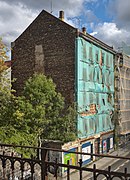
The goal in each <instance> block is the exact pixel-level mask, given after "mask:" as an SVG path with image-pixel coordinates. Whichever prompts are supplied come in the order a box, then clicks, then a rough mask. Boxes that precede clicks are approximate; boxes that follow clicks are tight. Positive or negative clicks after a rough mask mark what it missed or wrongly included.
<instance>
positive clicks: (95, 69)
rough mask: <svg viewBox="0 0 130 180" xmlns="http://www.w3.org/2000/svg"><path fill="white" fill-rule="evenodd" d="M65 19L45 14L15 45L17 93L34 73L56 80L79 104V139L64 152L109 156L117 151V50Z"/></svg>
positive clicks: (69, 99)
mask: <svg viewBox="0 0 130 180" xmlns="http://www.w3.org/2000/svg"><path fill="white" fill-rule="evenodd" d="M63 16H64V12H63V11H60V16H59V18H56V17H54V16H53V15H52V14H50V13H48V12H46V11H44V10H43V11H42V12H41V13H40V14H39V15H38V17H37V18H36V19H35V20H34V21H33V22H32V23H31V24H30V26H29V27H28V28H27V29H26V30H25V31H24V32H23V33H22V34H21V35H20V36H19V37H18V38H17V39H16V40H15V41H14V42H13V43H12V64H13V66H12V78H16V79H17V81H16V82H15V83H14V84H13V89H15V90H16V92H17V94H20V93H21V91H22V89H23V86H24V83H25V81H26V80H27V79H28V78H29V77H30V76H32V74H33V73H34V72H42V73H44V74H45V75H47V76H50V77H52V79H53V80H54V82H55V83H56V85H57V90H58V91H59V92H60V93H61V94H62V95H63V96H64V97H65V101H66V104H67V105H68V104H71V103H72V102H74V101H76V102H77V104H78V112H79V115H78V117H77V132H78V137H77V138H78V140H77V142H76V143H74V144H73V143H71V145H70V143H69V144H67V145H65V146H64V147H63V148H67V149H74V150H76V151H77V150H78V151H83V152H95V153H100V152H101V153H107V152H108V151H109V150H111V149H113V136H114V135H113V129H114V126H113V123H112V115H113V111H114V61H115V55H116V52H115V51H114V50H113V48H112V47H110V46H108V45H106V44H105V43H103V42H102V41H100V40H98V39H96V38H94V37H92V36H90V35H89V34H88V33H87V32H86V30H85V28H83V29H82V32H80V31H79V30H78V29H77V28H74V27H72V26H70V25H68V24H67V23H65V22H64V21H63ZM87 158H88V157H87ZM89 160H90V158H88V159H84V161H85V162H86V163H87V162H88V161H89Z"/></svg>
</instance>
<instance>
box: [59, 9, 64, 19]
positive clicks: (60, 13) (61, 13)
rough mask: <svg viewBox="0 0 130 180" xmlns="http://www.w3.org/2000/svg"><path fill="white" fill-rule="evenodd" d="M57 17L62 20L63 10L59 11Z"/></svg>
mask: <svg viewBox="0 0 130 180" xmlns="http://www.w3.org/2000/svg"><path fill="white" fill-rule="evenodd" d="M59 19H61V20H62V21H64V11H59Z"/></svg>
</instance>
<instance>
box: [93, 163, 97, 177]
mask: <svg viewBox="0 0 130 180" xmlns="http://www.w3.org/2000/svg"><path fill="white" fill-rule="evenodd" d="M93 178H94V180H96V179H97V178H96V164H94V165H93Z"/></svg>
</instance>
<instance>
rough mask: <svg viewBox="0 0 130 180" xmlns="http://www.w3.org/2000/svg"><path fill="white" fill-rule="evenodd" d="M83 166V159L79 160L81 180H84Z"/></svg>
mask: <svg viewBox="0 0 130 180" xmlns="http://www.w3.org/2000/svg"><path fill="white" fill-rule="evenodd" d="M82 164H83V161H82V159H80V160H79V166H80V180H82Z"/></svg>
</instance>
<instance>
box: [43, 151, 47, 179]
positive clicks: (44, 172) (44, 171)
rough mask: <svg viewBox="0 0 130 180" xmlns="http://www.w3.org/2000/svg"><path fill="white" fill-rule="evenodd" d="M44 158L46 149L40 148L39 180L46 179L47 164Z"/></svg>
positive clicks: (45, 157)
mask: <svg viewBox="0 0 130 180" xmlns="http://www.w3.org/2000/svg"><path fill="white" fill-rule="evenodd" d="M46 160H47V149H42V150H41V161H42V164H41V180H47V179H48V177H47V164H46Z"/></svg>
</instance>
